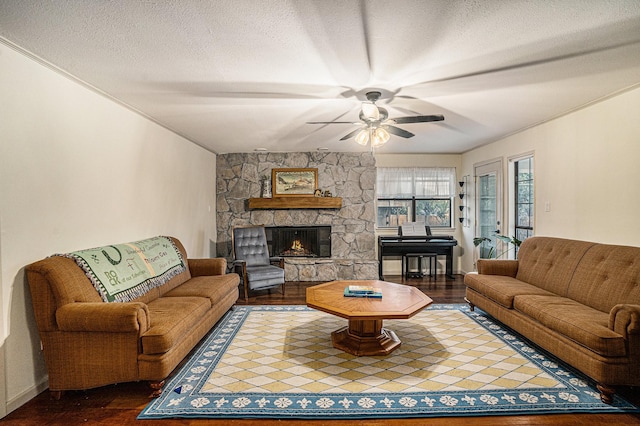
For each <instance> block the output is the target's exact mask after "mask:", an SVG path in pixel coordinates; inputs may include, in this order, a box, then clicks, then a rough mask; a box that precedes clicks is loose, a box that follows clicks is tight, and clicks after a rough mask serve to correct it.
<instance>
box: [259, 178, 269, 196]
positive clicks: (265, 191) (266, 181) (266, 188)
mask: <svg viewBox="0 0 640 426" xmlns="http://www.w3.org/2000/svg"><path fill="white" fill-rule="evenodd" d="M260 181H261V182H262V198H271V181H270V180H269V176H267V175H262V177H261V178H260Z"/></svg>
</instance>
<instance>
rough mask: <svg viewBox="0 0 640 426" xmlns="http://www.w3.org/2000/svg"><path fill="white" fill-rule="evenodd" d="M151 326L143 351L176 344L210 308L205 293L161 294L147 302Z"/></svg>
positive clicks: (165, 347) (153, 351)
mask: <svg viewBox="0 0 640 426" xmlns="http://www.w3.org/2000/svg"><path fill="white" fill-rule="evenodd" d="M147 307H148V309H149V317H150V327H149V329H148V330H147V331H146V332H145V333H144V334H143V335H142V352H143V353H144V354H147V355H150V354H158V353H164V352H167V351H168V350H169V349H171V348H172V347H173V346H175V345H176V343H177V342H179V341H180V340H181V339H182V338H183V337H184V336H186V335H188V334H189V333H190V330H191V329H192V328H194V327H195V325H196V324H197V323H198V322H199V321H200V320H201V318H202V316H203V315H204V314H205V313H206V312H207V311H208V310H209V309H210V308H211V301H210V300H209V299H208V298H206V297H160V298H158V299H156V300H154V301H152V302H150V303H149V304H148V305H147Z"/></svg>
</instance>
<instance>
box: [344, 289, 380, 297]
mask: <svg viewBox="0 0 640 426" xmlns="http://www.w3.org/2000/svg"><path fill="white" fill-rule="evenodd" d="M351 287H353V286H347V287H345V288H344V296H345V297H369V298H372V299H381V298H382V289H380V288H374V287H371V290H367V291H363V290H362V289H360V290H357V289H356V291H352V290H351Z"/></svg>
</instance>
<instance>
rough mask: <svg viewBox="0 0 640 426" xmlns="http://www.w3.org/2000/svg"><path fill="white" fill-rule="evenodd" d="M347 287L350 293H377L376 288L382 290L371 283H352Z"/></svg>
mask: <svg viewBox="0 0 640 426" xmlns="http://www.w3.org/2000/svg"><path fill="white" fill-rule="evenodd" d="M347 288H348V289H349V292H350V293H375V292H376V290H380V289H376V288H374V287H373V286H369V285H350V286H347Z"/></svg>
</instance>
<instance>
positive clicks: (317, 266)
mask: <svg viewBox="0 0 640 426" xmlns="http://www.w3.org/2000/svg"><path fill="white" fill-rule="evenodd" d="M274 168H317V169H318V187H319V188H321V189H322V190H323V191H325V190H328V191H330V192H331V194H333V196H335V197H341V198H342V206H341V207H340V208H281V209H264V208H263V209H250V208H249V203H248V200H249V199H250V198H258V197H260V195H261V180H262V178H263V177H270V176H271V170H272V169H274ZM216 170H217V209H216V210H217V214H216V220H217V246H216V251H217V256H220V257H226V258H227V259H229V260H231V256H232V250H231V230H232V229H233V227H234V226H243V225H265V228H266V229H267V230H268V229H270V228H272V227H280V228H284V229H288V230H297V231H298V232H300V231H303V230H305V228H307V227H309V226H312V225H313V226H323V227H330V234H329V237H328V238H327V237H326V236H322V237H320V240H321V241H322V243H321V246H320V247H319V248H318V250H319V251H320V253H319V254H318V253H315V254H313V255H306V254H305V253H304V252H303V251H300V250H301V249H300V248H296V247H294V250H293V251H290V252H289V253H288V254H286V255H284V256H283V257H284V258H285V279H286V280H287V281H319V282H324V281H330V280H335V279H377V278H378V261H377V258H376V254H375V250H376V239H375V209H374V201H375V181H376V168H375V159H374V157H373V155H372V154H371V153H320V152H310V153H304V152H296V153H235V154H219V155H218V156H217V165H216ZM271 239H272V240H273V236H272V237H271ZM302 244H303V246H304V242H302ZM327 244H328V246H327ZM289 249H291V247H289ZM295 250H298V251H297V252H296V251H295Z"/></svg>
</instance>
